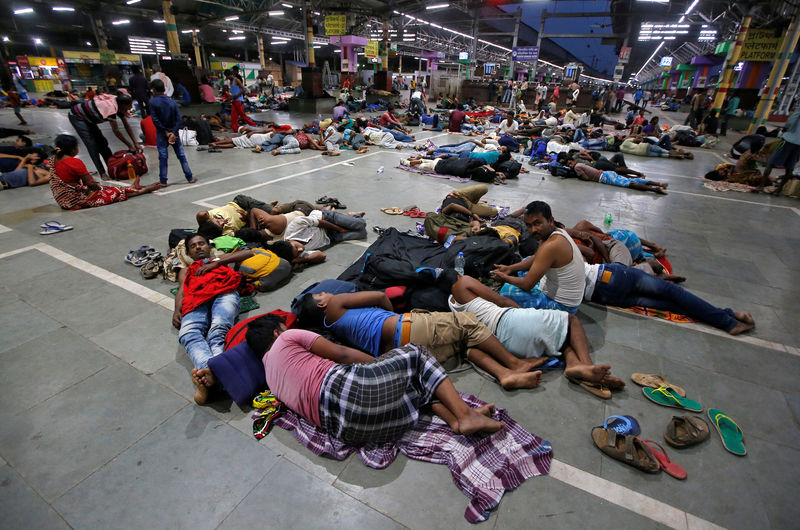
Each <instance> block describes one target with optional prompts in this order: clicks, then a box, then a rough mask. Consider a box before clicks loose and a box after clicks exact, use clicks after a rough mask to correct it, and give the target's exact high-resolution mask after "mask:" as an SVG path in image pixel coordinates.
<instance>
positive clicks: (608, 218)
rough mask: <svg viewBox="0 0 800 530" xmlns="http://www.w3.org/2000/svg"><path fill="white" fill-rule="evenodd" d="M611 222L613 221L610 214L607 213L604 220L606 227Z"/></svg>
mask: <svg viewBox="0 0 800 530" xmlns="http://www.w3.org/2000/svg"><path fill="white" fill-rule="evenodd" d="M613 220H614V218H613V217H612V216H611V213H607V214H606V218H605V223H606V224H607V225H610V224H611V222H612V221H613Z"/></svg>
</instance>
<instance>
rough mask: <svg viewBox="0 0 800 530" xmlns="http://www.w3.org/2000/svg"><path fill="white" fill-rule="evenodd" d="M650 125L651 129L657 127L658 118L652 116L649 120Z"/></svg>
mask: <svg viewBox="0 0 800 530" xmlns="http://www.w3.org/2000/svg"><path fill="white" fill-rule="evenodd" d="M650 125H652V126H653V127H655V126H656V125H658V116H653V117H652V118H650Z"/></svg>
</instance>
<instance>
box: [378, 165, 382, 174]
mask: <svg viewBox="0 0 800 530" xmlns="http://www.w3.org/2000/svg"><path fill="white" fill-rule="evenodd" d="M381 173H383V166H381V167H379V168H378V175H380V174H381Z"/></svg>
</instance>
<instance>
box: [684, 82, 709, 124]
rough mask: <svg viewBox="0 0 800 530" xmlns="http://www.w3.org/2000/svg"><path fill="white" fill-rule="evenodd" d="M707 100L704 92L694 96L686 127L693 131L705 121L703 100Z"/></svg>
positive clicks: (696, 93)
mask: <svg viewBox="0 0 800 530" xmlns="http://www.w3.org/2000/svg"><path fill="white" fill-rule="evenodd" d="M704 99H705V97H704V95H703V93H702V92H700V91H698V92H695V93H694V96H692V101H691V102H690V103H689V105H690V110H689V115H688V116H686V122H684V123H685V124H686V125H689V126H690V127H691V128H692V129H696V128H697V127H698V126H699V125H700V123H701V122H702V121H703V100H704Z"/></svg>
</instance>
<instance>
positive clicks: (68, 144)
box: [53, 134, 78, 158]
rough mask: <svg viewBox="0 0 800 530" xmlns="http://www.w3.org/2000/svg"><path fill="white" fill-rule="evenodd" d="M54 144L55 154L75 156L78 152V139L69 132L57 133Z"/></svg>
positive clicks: (58, 155)
mask: <svg viewBox="0 0 800 530" xmlns="http://www.w3.org/2000/svg"><path fill="white" fill-rule="evenodd" d="M53 143H54V144H55V146H56V156H57V157H58V158H62V157H65V156H75V155H77V154H78V139H77V138H75V137H74V136H72V135H71V134H59V135H58V136H56V139H55V141H54V142H53Z"/></svg>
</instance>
